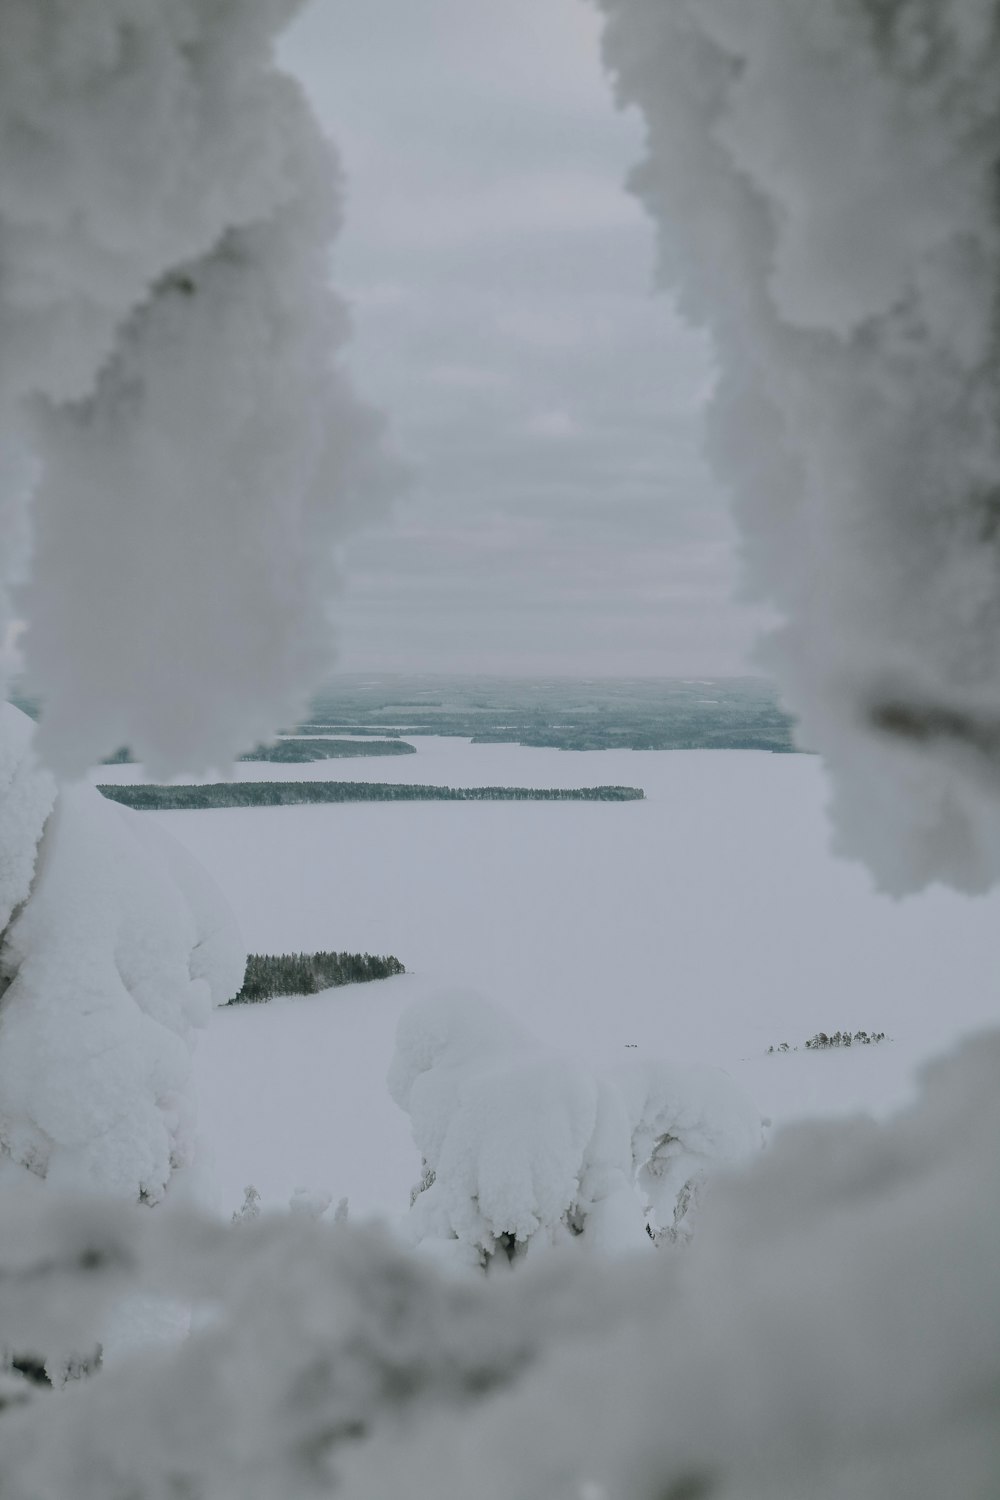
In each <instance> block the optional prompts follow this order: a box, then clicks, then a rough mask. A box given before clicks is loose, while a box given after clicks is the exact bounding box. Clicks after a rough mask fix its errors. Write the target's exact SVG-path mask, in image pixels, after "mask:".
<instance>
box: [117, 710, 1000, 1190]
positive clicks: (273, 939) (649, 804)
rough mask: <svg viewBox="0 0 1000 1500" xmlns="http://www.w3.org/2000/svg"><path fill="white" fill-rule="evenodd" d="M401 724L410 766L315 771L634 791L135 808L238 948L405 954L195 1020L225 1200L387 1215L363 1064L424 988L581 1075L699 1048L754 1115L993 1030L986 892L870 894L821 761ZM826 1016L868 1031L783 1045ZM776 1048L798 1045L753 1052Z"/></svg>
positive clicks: (208, 1130)
mask: <svg viewBox="0 0 1000 1500" xmlns="http://www.w3.org/2000/svg"><path fill="white" fill-rule="evenodd" d="M413 743H414V744H416V746H417V750H418V753H417V755H414V756H407V757H406V758H405V764H404V763H402V759H401V760H400V761H396V760H386V761H384V762H373V761H371V760H369V759H359V760H358V761H356V762H355V761H339V762H337V763H336V765H335V767H331V766H329V765H328V766H326V767H324V768H322V775H321V779H329V778H330V776H331V774H332V773H335V775H336V777H339V778H342V779H344V780H366V779H372V780H385V781H393V780H402V781H414V782H430V783H439V784H443V785H452V786H459V785H502V784H507V785H516V786H531V785H535V786H543V787H544V786H567V787H568V786H584V785H597V784H599V783H607V782H611V783H623V784H627V785H637V786H642V787H644V788H645V791H646V798H645V800H644V801H642V802H634V803H622V804H610V803H571V802H567V803H524V802H502V803H501V802H497V803H462V804H449V803H406V804H403V803H398V804H391V805H390V804H380V803H368V804H360V803H359V804H340V805H329V806H315V807H307V806H306V807H286V808H260V809H256V808H249V809H220V810H217V811H197V812H173V813H145V814H143V815H142V816H143V817H144V818H148V819H150V820H151V821H152V822H154V823H156V824H159V825H161V826H162V827H164V828H165V829H167V830H168V831H169V832H170V833H171V834H172V835H173V836H174V837H175V838H176V839H178V840H179V841H180V842H182V843H183V844H185V846H186V847H187V848H188V849H189V850H190V852H191V853H192V854H193V855H194V856H195V858H196V859H198V860H199V861H200V862H201V863H203V864H204V865H205V867H206V869H207V870H208V872H209V874H210V875H211V876H212V877H213V878H214V880H215V882H216V883H217V884H218V885H219V887H220V888H221V890H222V891H223V893H224V895H225V896H226V898H227V900H228V901H229V902H230V903H231V905H232V907H233V909H234V911H235V912H236V915H237V918H238V921H239V924H240V927H241V930H242V931H243V934H244V938H245V941H246V944H247V946H248V947H249V948H250V949H252V950H254V951H257V952H269V953H281V952H297V951H300V950H301V951H306V952H310V951H314V950H316V949H323V948H327V949H329V948H334V949H347V950H350V951H363V950H367V951H369V952H372V953H386V952H390V953H394V954H395V955H396V957H398V958H399V959H401V960H402V961H403V963H404V964H405V965H406V966H407V973H406V974H405V975H402V976H400V977H399V978H396V979H391V980H386V981H382V982H380V983H377V984H371V985H358V986H350V987H348V988H345V989H338V990H333V991H329V992H327V993H326V994H322V995H312V996H308V997H305V998H302V999H287V1000H275V1001H272V1002H271V1003H270V1004H267V1005H257V1006H238V1007H232V1008H230V1009H223V1010H219V1011H217V1012H215V1014H214V1015H213V1017H212V1020H211V1023H210V1025H209V1029H208V1031H207V1032H206V1033H204V1034H203V1035H202V1037H201V1039H200V1041H199V1045H198V1050H197V1053H196V1057H195V1068H196V1072H197V1077H198V1087H199V1094H200V1100H201V1103H200V1113H201V1120H202V1123H203V1128H204V1135H205V1149H206V1153H207V1154H211V1155H213V1156H214V1158H215V1169H216V1173H217V1178H218V1182H219V1188H220V1195H221V1205H222V1207H223V1209H224V1211H225V1212H226V1213H227V1214H228V1213H231V1212H232V1211H233V1210H235V1209H237V1208H238V1207H239V1205H240V1203H241V1202H242V1200H243V1190H244V1187H245V1186H246V1184H247V1183H250V1182H252V1183H254V1184H255V1185H256V1187H257V1188H258V1189H259V1190H260V1192H261V1193H262V1195H263V1201H264V1205H265V1207H266V1208H270V1209H279V1208H280V1209H282V1210H283V1209H284V1207H285V1205H286V1204H287V1203H288V1200H289V1198H290V1196H291V1194H292V1193H293V1191H294V1190H295V1189H296V1188H297V1187H300V1186H303V1185H305V1186H307V1187H312V1188H316V1189H317V1190H324V1191H329V1192H331V1193H332V1194H333V1195H334V1199H335V1200H336V1199H337V1198H340V1197H341V1196H344V1195H347V1196H348V1197H349V1198H350V1204H351V1214H352V1218H354V1217H356V1216H358V1215H361V1216H365V1215H367V1214H370V1213H372V1212H377V1213H380V1214H383V1215H388V1216H395V1215H396V1214H398V1213H400V1212H401V1211H402V1210H403V1209H404V1208H405V1205H406V1204H407V1202H408V1198H409V1192H410V1189H411V1187H412V1185H413V1183H414V1182H415V1181H416V1180H417V1179H418V1178H419V1176H420V1155H419V1152H418V1151H416V1149H415V1148H414V1146H413V1144H412V1142H411V1139H410V1129H409V1121H408V1119H407V1117H406V1116H405V1115H404V1114H403V1113H402V1112H401V1111H400V1110H399V1109H398V1108H397V1107H396V1106H395V1105H394V1104H393V1103H392V1101H391V1100H390V1099H389V1097H388V1095H387V1093H386V1088H385V1073H386V1068H387V1067H388V1064H389V1060H390V1058H391V1056H392V1053H393V1048H394V1045H395V1034H396V1026H397V1022H398V1020H399V1017H400V1015H401V1014H402V1012H403V1011H404V1010H405V1009H406V1008H407V1007H408V1006H409V1005H411V1004H414V1003H416V1002H419V1001H421V1000H423V999H424V998H426V997H429V996H431V995H433V994H434V993H436V992H438V991H441V990H448V989H458V990H469V989H475V990H477V991H478V992H479V993H481V994H482V995H485V996H487V997H489V998H490V999H492V1000H493V1001H495V1002H496V1003H497V1004H498V1005H500V1006H501V1007H502V1008H503V1009H504V1011H505V1012H507V1013H508V1014H509V1015H510V1017H511V1019H512V1021H513V1022H514V1024H515V1025H516V1026H517V1027H519V1028H521V1029H523V1030H524V1031H526V1032H528V1033H529V1034H530V1035H531V1036H533V1037H535V1038H537V1041H538V1043H539V1044H540V1046H541V1047H542V1048H543V1049H545V1050H546V1051H547V1052H548V1053H549V1054H550V1055H554V1056H555V1057H558V1058H562V1059H565V1060H566V1063H567V1065H568V1066H571V1067H573V1068H575V1069H578V1070H584V1071H591V1072H596V1073H599V1074H601V1075H604V1074H606V1073H607V1072H608V1071H609V1070H610V1069H612V1068H614V1067H616V1066H617V1065H618V1064H619V1063H620V1064H621V1066H622V1068H624V1069H625V1070H626V1071H631V1070H640V1071H641V1068H642V1066H643V1065H644V1064H645V1063H646V1062H648V1061H652V1060H654V1059H666V1060H667V1061H668V1062H669V1063H670V1064H672V1065H674V1064H676V1065H678V1066H684V1067H693V1066H699V1065H704V1066H707V1067H712V1068H721V1069H723V1070H724V1071H725V1072H726V1073H728V1074H729V1075H730V1076H731V1077H732V1078H733V1080H734V1081H735V1082H736V1084H737V1085H738V1086H739V1087H740V1089H742V1091H743V1092H744V1093H745V1094H746V1095H748V1096H749V1098H750V1099H751V1100H753V1102H754V1104H755V1105H756V1106H757V1108H758V1110H759V1111H760V1112H761V1113H762V1114H763V1115H765V1116H767V1117H769V1118H771V1119H773V1120H774V1121H775V1123H776V1125H778V1124H783V1123H785V1122H788V1121H792V1120H796V1119H801V1118H802V1117H804V1116H817V1115H823V1116H828V1115H833V1114H837V1115H850V1114H852V1113H855V1112H858V1111H864V1112H874V1113H875V1114H877V1115H879V1116H884V1115H885V1114H887V1113H888V1112H890V1111H891V1110H893V1109H895V1108H898V1107H900V1106H901V1105H903V1104H905V1103H906V1102H907V1101H908V1100H910V1099H911V1098H912V1093H913V1088H914V1077H915V1072H916V1069H917V1067H918V1066H919V1065H921V1064H922V1063H923V1062H925V1061H927V1060H928V1059H929V1058H931V1057H933V1056H934V1055H935V1054H937V1053H940V1052H942V1051H945V1050H947V1049H948V1048H950V1047H953V1046H954V1045H955V1043H956V1041H957V1040H959V1039H960V1038H961V1037H964V1036H967V1035H969V1034H970V1033H971V1032H974V1031H976V1030H977V1029H980V1028H982V1027H985V1026H988V1025H991V1024H995V1021H996V1017H997V1014H998V1009H1000V1005H998V1001H1000V988H998V980H997V972H996V931H997V919H998V911H997V902H996V898H994V897H992V896H991V897H982V898H978V899H976V900H968V899H966V898H963V897H960V896H957V895H956V894H955V893H953V892H951V891H948V890H945V889H942V888H938V889H932V890H930V891H927V892H925V893H923V894H922V895H920V896H916V897H911V898H910V899H908V900H907V901H904V902H897V901H893V900H889V899H887V898H885V897H882V896H879V895H877V894H876V892H875V891H874V890H873V888H872V882H871V879H870V877H869V876H868V875H867V874H866V872H865V871H864V870H863V869H862V868H861V867H859V866H855V865H851V864H848V863H846V862H844V861H842V860H837V859H833V858H831V857H830V854H829V851H828V848H827V840H828V828H827V823H826V818H825V811H824V803H825V799H826V796H827V794H828V792H827V784H826V777H825V773H824V770H823V767H822V764H821V762H820V761H819V759H818V758H817V757H814V756H787V755H767V754H763V753H755V752H736V751H724V752H720V751H671V752H659V751H590V752H586V753H577V752H569V751H558V750H543V749H527V748H521V747H519V746H512V745H473V744H470V743H468V742H466V741H461V740H457V739H446V738H421V737H417V738H415V739H414V741H413ZM266 769H267V771H268V772H270V773H273V775H274V776H278V775H279V774H281V775H285V774H289V773H299V774H300V775H301V776H302V777H303V778H312V777H314V776H315V775H316V774H317V772H316V767H315V766H311V765H310V766H302V767H280V766H275V767H268V768H266ZM94 774H95V775H99V776H100V778H101V779H114V780H118V779H121V780H125V779H126V776H127V777H128V779H132V776H133V775H134V774H141V772H140V771H139V770H138V768H136V767H131V766H120V767H119V766H115V767H102V768H100V770H99V772H95V773H94ZM234 774H235V775H237V776H239V777H241V778H242V777H244V776H246V777H251V776H259V775H260V774H261V767H260V766H259V765H257V764H242V765H239V766H237V767H235V768H234ZM847 1029H850V1030H851V1031H852V1032H853V1031H855V1030H858V1029H864V1030H866V1031H885V1032H886V1033H887V1035H888V1040H887V1041H886V1042H884V1043H882V1044H881V1045H880V1046H877V1047H854V1048H852V1049H850V1050H849V1051H836V1052H827V1053H813V1052H805V1051H804V1050H803V1047H804V1043H805V1041H806V1040H807V1039H808V1038H809V1037H811V1036H813V1035H814V1034H815V1033H816V1032H819V1031H826V1032H828V1033H832V1032H833V1031H836V1030H847ZM781 1042H787V1043H788V1044H789V1045H790V1046H792V1047H798V1048H799V1051H798V1052H796V1053H789V1054H787V1055H782V1056H768V1055H766V1054H767V1049H768V1047H769V1046H775V1047H776V1046H778V1045H779V1044H780V1043H781Z"/></svg>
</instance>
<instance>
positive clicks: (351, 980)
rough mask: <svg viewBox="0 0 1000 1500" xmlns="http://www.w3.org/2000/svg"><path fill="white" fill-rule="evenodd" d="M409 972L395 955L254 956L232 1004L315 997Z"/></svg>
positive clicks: (251, 957)
mask: <svg viewBox="0 0 1000 1500" xmlns="http://www.w3.org/2000/svg"><path fill="white" fill-rule="evenodd" d="M405 973H406V969H405V967H404V966H403V965H402V964H401V963H400V961H399V959H398V958H393V957H392V955H391V954H390V955H387V956H385V957H380V956H378V955H376V954H373V953H251V954H250V955H249V956H248V958H247V967H246V974H245V975H244V979H243V988H242V989H241V990H240V992H239V994H238V995H234V996H233V998H232V1000H230V1002H229V1003H230V1005H254V1004H259V1003H260V1002H261V1001H263V1000H271V999H273V997H274V996H275V995H316V994H318V993H319V991H320V990H328V989H332V988H333V986H334V985H339V984H366V983H367V982H368V981H369V980H372V979H390V978H391V977H392V976H393V975H394V974H405Z"/></svg>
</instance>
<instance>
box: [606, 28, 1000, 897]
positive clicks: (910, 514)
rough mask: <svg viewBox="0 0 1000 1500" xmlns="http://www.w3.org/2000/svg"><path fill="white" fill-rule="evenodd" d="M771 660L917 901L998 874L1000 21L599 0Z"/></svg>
mask: <svg viewBox="0 0 1000 1500" xmlns="http://www.w3.org/2000/svg"><path fill="white" fill-rule="evenodd" d="M600 3H601V7H602V9H603V10H604V11H605V12H606V14H607V18H608V22H607V31H606V39H605V48H606V56H607V60H608V63H609V65H610V67H611V70H612V72H613V74H614V76H615V79H616V83H617V88H618V94H619V98H620V100H621V101H622V102H625V103H635V104H637V105H638V106H639V107H640V108H641V110H642V111H643V114H644V116H645V120H646V124H647V130H648V136H647V139H648V154H647V156H646V159H645V160H644V161H643V162H642V164H641V166H640V167H639V168H638V169H637V170H636V171H635V173H634V175H633V186H634V188H635V190H636V191H637V192H638V193H639V195H640V196H641V197H642V199H643V201H644V202H645V203H646V205H647V206H648V208H649V209H650V212H651V213H652V214H653V215H654V216H655V217H656V218H657V220H658V221H659V225H660V230H661V235H660V241H661V268H662V275H663V280H664V282H665V283H666V284H667V285H668V286H670V287H671V288H673V289H675V291H676V292H677V294H678V297H679V301H680V305H681V307H682V308H683V309H684V310H685V311H686V312H687V314H688V315H689V316H690V317H691V318H692V319H694V320H695V321H697V322H700V323H703V324H705V325H706V326H707V328H708V329H709V331H710V333H711V335H712V338H713V341H714V344H715V347H716V350H717V353H718V356H719V365H720V376H719V381H718V386H717V389H716V393H715V397H714V402H713V408H712V413H711V424H712V433H711V446H712V452H713V457H714V459H715V462H716V465H717V467H718V469H719V471H720V473H721V475H722V476H723V478H724V479H725V480H726V482H727V483H728V484H729V486H730V488H731V490H732V493H733V498H734V503H735V506H736V512H737V518H738V520H739V521H740V523H741V525H742V527H743V531H744V547H745V556H746V562H747V575H748V581H749V583H750V585H751V587H752V588H753V590H754V591H755V592H756V593H758V594H759V595H761V596H765V597H768V598H770V599H771V600H772V601H773V602H774V603H775V604H776V605H777V606H778V609H779V611H780V613H781V614H782V615H783V616H784V617H785V619H786V621H787V624H786V625H784V626H783V627H782V628H781V629H779V631H778V632H777V633H776V635H775V636H774V638H773V639H772V640H771V642H770V644H769V646H768V648H767V650H766V654H765V655H764V658H763V659H764V660H765V661H766V662H767V663H768V664H769V665H770V666H771V667H773V669H774V670H775V671H776V672H777V674H778V675H779V678H780V680H781V682H782V684H783V686H784V689H785V691H786V694H787V698H788V701H789V704H790V705H791V707H792V708H793V709H794V711H795V712H796V713H797V714H798V715H799V718H800V736H801V739H802V741H803V743H805V744H806V745H809V746H812V747H814V748H817V749H820V750H821V751H822V752H823V754H824V755H825V757H826V760H827V763H828V765H829V767H830V768H831V771H832V774H833V785H834V807H833V811H834V817H835V823H836V828H837V836H838V839H839V842H840V846H841V848H842V849H844V850H846V851H848V852H851V853H853V854H856V855H860V856H861V857H862V858H864V859H865V860H866V861H867V862H868V864H869V865H870V867H871V869H872V871H873V872H874V874H875V876H876V878H877V880H878V881H879V883H880V884H881V885H882V886H883V887H885V888H887V889H889V890H891V891H894V892H902V891H906V890H911V889H915V888H917V887H920V886H923V885H925V884H927V883H928V882H930V881H933V880H941V881H945V882H948V883H950V884H953V885H955V886H956V887H958V888H959V889H963V890H982V889H985V888H986V887H987V886H989V885H990V884H991V883H993V882H994V881H995V880H996V879H997V878H998V876H1000V810H998V809H1000V803H998V801H997V796H996V793H997V787H998V785H1000V718H998V715H997V708H996V705H997V703H998V702H1000V610H998V608H997V599H998V597H1000V551H998V549H997V546H996V535H997V524H998V509H997V494H998V485H1000V400H998V397H1000V374H998V371H1000V327H998V324H997V320H996V317H995V307H996V296H997V288H998V285H1000V209H998V204H997V194H996V138H997V131H998V128H1000V31H998V29H997V26H996V8H995V5H994V4H993V0H913V3H911V4H906V5H893V6H876V5H873V4H871V3H870V0H843V3H838V4H836V5H802V6H797V7H796V6H790V5H789V4H788V3H787V0H699V3H698V4H697V5H691V4H680V3H678V4H666V3H663V0H600Z"/></svg>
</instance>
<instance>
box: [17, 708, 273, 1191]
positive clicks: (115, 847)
mask: <svg viewBox="0 0 1000 1500" xmlns="http://www.w3.org/2000/svg"><path fill="white" fill-rule="evenodd" d="M31 727H32V726H31V724H30V721H29V720H28V719H27V718H26V717H25V716H24V715H22V714H20V713H19V712H18V711H17V710H16V709H13V708H11V707H9V706H7V707H6V708H5V711H4V716H3V721H2V725H0V729H2V734H0V744H2V745H3V750H2V751H0V763H2V764H5V765H9V764H13V765H14V767H15V769H14V771H13V773H12V775H10V776H9V777H8V778H7V780H6V782H5V783H2V784H0V828H2V829H3V830H4V832H5V834H6V835H7V837H8V839H9V840H10V842H9V843H8V844H7V845H6V846H5V856H4V863H5V868H6V869H8V870H9V871H10V872H11V874H10V879H9V882H7V883H6V884H5V888H4V892H3V894H4V897H5V909H6V908H11V909H13V908H14V907H15V906H16V908H17V909H16V912H15V914H14V916H13V920H9V921H8V922H6V923H4V926H3V928H2V929H0V975H2V976H3V992H2V995H0V1151H2V1154H3V1155H4V1156H5V1157H7V1158H10V1159H12V1160H13V1161H14V1162H17V1163H20V1164H21V1165H22V1166H26V1167H29V1168H30V1169H31V1170H32V1171H33V1172H35V1173H36V1174H38V1175H39V1176H43V1177H47V1178H48V1179H49V1180H50V1181H51V1182H52V1183H53V1184H55V1185H58V1184H63V1185H71V1186H73V1187H76V1188H82V1187H84V1186H89V1187H91V1188H93V1189H97V1190H101V1191H104V1192H108V1193H113V1194H115V1195H118V1196H123V1197H126V1198H137V1197H138V1196H139V1195H140V1194H141V1195H142V1196H143V1197H144V1198H145V1199H147V1200H148V1201H150V1202H155V1201H157V1200H158V1199H159V1198H161V1197H162V1195H163V1193H164V1191H165V1189H166V1185H167V1182H168V1180H169V1178H170V1176H171V1173H172V1171H173V1170H174V1169H175V1168H176V1167H179V1166H183V1165H187V1164H189V1163H190V1162H191V1160H192V1156H193V1148H194V1143H195V1138H196V1136H195V1120H196V1106H195V1103H194V1099H193V1097H192V1090H191V1053H192V1048H193V1038H194V1033H195V1031H196V1030H197V1029H199V1028H203V1027H204V1026H205V1025H206V1023H207V1020H208V1016H209V1012H210V1009H211V1006H212V1004H213V1003H214V1004H220V1003H224V1002H225V1001H226V1000H227V999H228V998H229V997H230V996H231V995H232V994H234V993H235V991H236V990H237V989H238V988H239V987H240V984H241V983H242V978H243V966H244V962H245V949H244V948H243V945H242V941H241V939H240V936H239V933H238V930H237V928H236V924H235V921H234V919H233V916H232V914H231V912H230V911H229V909H228V907H227V905H226V903H225V901H224V899H223V898H222V896H221V895H220V893H219V892H218V891H217V890H216V889H215V888H214V887H213V885H212V882H211V880H210V879H209V877H208V876H207V875H206V874H205V872H204V871H203V870H201V869H200V868H199V867H198V866H197V864H196V863H195V861H193V860H192V859H191V856H190V855H189V854H188V853H187V851H186V850H185V849H183V848H181V847H180V846H179V845H176V844H174V843H173V841H172V840H171V838H170V836H169V834H167V833H166V832H165V831H164V830H163V829H162V828H158V827H157V826H155V824H152V823H149V822H146V821H144V820H143V819H142V818H141V817H140V816H139V815H138V814H135V813H131V812H130V811H128V810H127V809H125V808H122V807H118V806H117V805H115V804H113V803H109V802H107V801H106V800H105V799H104V798H102V797H101V796H99V795H98V794H97V793H96V792H94V790H93V789H92V788H91V787H89V786H86V785H76V786H66V787H64V788H63V789H62V790H61V791H60V792H59V794H58V797H57V798H56V799H55V802H54V805H53V787H52V782H51V779H50V778H49V776H48V775H47V774H46V773H44V772H39V771H37V770H33V769H31V750H30V739H31ZM50 808H51V811H50V810H49V809H50ZM9 915H10V913H9V911H8V917H9Z"/></svg>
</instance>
